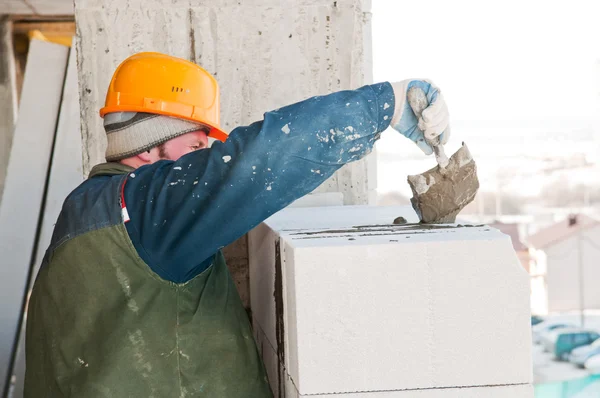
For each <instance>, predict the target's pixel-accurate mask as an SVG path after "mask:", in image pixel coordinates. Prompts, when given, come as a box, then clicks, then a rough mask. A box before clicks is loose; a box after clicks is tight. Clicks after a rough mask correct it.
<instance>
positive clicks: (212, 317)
mask: <svg viewBox="0 0 600 398" xmlns="http://www.w3.org/2000/svg"><path fill="white" fill-rule="evenodd" d="M95 174H96V176H94V177H93V178H91V179H89V180H87V181H86V182H84V183H83V184H82V185H81V186H80V187H79V188H77V189H76V190H75V191H74V192H73V193H72V194H71V195H70V196H69V198H68V199H67V200H66V201H65V204H64V206H63V210H62V213H61V215H60V217H59V219H58V221H57V224H56V228H55V232H54V236H53V239H52V244H51V246H50V248H49V249H48V252H47V254H46V257H45V260H44V264H43V265H42V268H41V270H40V273H39V274H38V276H37V279H36V282H35V285H34V289H33V292H32V295H31V298H30V302H29V309H28V319H27V372H26V379H25V396H26V397H36V398H38V397H44V396H48V397H78V398H79V397H86V398H94V397H175V396H181V397H184V396H190V397H203V396H206V397H269V396H271V392H270V390H269V387H268V382H267V379H266V375H265V372H264V367H263V365H262V363H261V361H260V358H259V355H258V352H257V349H256V345H255V342H254V339H253V337H252V334H251V330H250V326H249V322H248V319H247V315H246V313H245V310H244V308H243V306H242V304H241V302H240V299H239V296H238V294H237V291H236V289H235V286H234V284H233V282H232V280H231V277H230V275H229V272H228V270H227V267H226V265H225V261H224V259H223V256H222V254H221V253H220V252H219V253H217V254H216V255H215V256H214V257H213V262H212V265H211V266H210V267H208V268H207V269H206V270H205V271H204V272H202V273H200V274H199V275H196V276H195V277H193V278H192V279H191V280H189V281H187V282H185V283H174V282H171V281H168V280H165V279H163V278H161V277H160V276H159V275H158V274H156V273H155V272H154V271H152V269H151V268H150V267H149V266H148V265H147V264H146V263H145V262H144V261H143V260H142V259H141V258H140V255H139V253H138V251H137V250H136V248H135V247H134V245H133V244H132V242H131V240H130V238H129V235H128V232H127V229H126V227H125V224H124V219H123V215H122V210H121V191H122V187H123V184H124V182H125V177H126V174H124V171H123V170H111V169H106V168H105V169H104V170H102V168H100V169H97V170H96V171H95Z"/></svg>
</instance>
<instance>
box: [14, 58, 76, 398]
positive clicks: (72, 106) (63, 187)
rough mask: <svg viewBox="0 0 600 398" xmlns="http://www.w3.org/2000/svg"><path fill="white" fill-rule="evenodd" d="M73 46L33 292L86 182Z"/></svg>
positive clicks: (20, 363) (18, 388) (21, 361)
mask: <svg viewBox="0 0 600 398" xmlns="http://www.w3.org/2000/svg"><path fill="white" fill-rule="evenodd" d="M71 48H72V50H71V51H70V55H69V63H68V66H67V76H66V78H65V86H64V89H63V97H62V102H61V105H60V117H59V119H58V127H57V129H56V139H55V142H54V151H53V155H52V165H51V167H50V176H49V178H48V190H47V193H46V200H45V206H44V213H43V216H42V225H41V228H40V235H39V240H38V245H37V249H36V256H35V261H34V263H33V267H32V273H31V278H30V281H29V291H31V289H32V287H33V281H34V280H35V277H36V275H37V273H38V271H39V269H40V265H41V264H42V260H43V258H44V254H45V253H46V249H47V248H48V246H49V244H50V239H51V238H52V232H53V231H54V224H55V223H56V219H57V218H58V215H59V214H60V210H61V208H62V204H63V202H64V200H65V198H66V197H67V195H68V194H69V193H71V191H72V190H73V189H75V188H76V187H77V186H78V185H79V184H80V183H81V182H83V164H82V154H81V129H80V118H79V94H78V93H79V91H78V88H77V62H76V55H75V46H72V47H71ZM25 324H26V322H25V319H23V322H22V325H21V334H20V336H19V345H18V348H17V354H16V357H15V361H14V365H13V372H12V378H11V381H12V384H13V385H12V388H11V391H12V393H11V394H10V395H9V398H22V397H23V382H24V378H25Z"/></svg>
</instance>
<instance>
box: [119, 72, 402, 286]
mask: <svg viewBox="0 0 600 398" xmlns="http://www.w3.org/2000/svg"><path fill="white" fill-rule="evenodd" d="M394 104H395V100H394V94H393V91H392V87H391V85H390V84H389V83H380V84H374V85H369V86H364V87H361V88H359V89H357V90H351V91H339V92H336V93H333V94H329V95H325V96H317V97H312V98H309V99H307V100H304V101H301V102H298V103H296V104H293V105H289V106H286V107H283V108H280V109H277V110H274V111H272V112H267V113H265V115H264V119H263V120H262V121H259V122H255V123H253V124H251V125H249V126H246V127H238V128H236V129H235V130H233V131H232V132H231V134H230V136H229V138H228V140H227V141H226V142H224V143H221V142H216V143H214V144H213V146H212V147H211V148H210V149H204V150H199V151H195V152H192V153H189V154H187V155H185V156H183V157H181V158H180V159H179V160H177V161H160V162H157V163H154V164H151V165H147V166H143V167H140V168H139V169H137V170H136V171H135V172H133V173H131V174H129V176H128V177H127V182H126V184H125V191H124V196H125V203H127V210H128V213H129V217H130V221H129V222H128V223H127V224H126V226H127V230H128V232H129V235H130V238H131V240H132V242H133V244H134V246H135V247H136V249H137V251H138V253H139V255H140V257H141V258H142V259H143V260H144V261H145V262H146V263H147V264H148V265H149V266H150V267H151V268H152V270H153V271H154V272H156V273H157V274H158V275H159V276H161V277H162V278H164V279H167V280H170V281H173V282H177V283H182V282H186V281H188V280H190V279H191V278H193V277H194V276H196V275H198V274H199V273H201V272H203V271H204V270H206V269H207V268H208V267H209V266H210V264H211V262H212V259H213V256H214V255H215V254H216V253H217V252H218V250H220V249H221V248H223V247H224V246H226V245H228V244H229V243H231V242H233V241H235V240H236V239H238V238H239V237H241V236H242V235H244V234H245V233H247V232H248V231H250V230H251V229H252V228H254V227H255V226H256V225H258V224H259V223H261V222H262V221H264V220H265V219H267V218H268V217H269V216H271V215H272V214H274V213H276V212H277V211H279V210H281V209H282V208H284V207H286V206H287V205H289V204H290V203H292V202H293V201H295V200H296V199H299V198H300V197H302V196H304V195H306V194H308V193H310V192H311V191H313V190H314V189H315V188H317V187H318V186H319V185H320V184H321V183H323V182H324V181H325V180H326V179H327V178H328V177H330V176H331V175H332V174H333V173H334V172H335V171H336V170H338V169H339V168H340V167H342V166H343V165H344V164H346V163H349V162H352V161H355V160H358V159H360V158H362V157H364V156H365V155H367V154H368V153H370V152H371V150H372V148H373V145H374V144H375V142H376V141H377V140H378V139H379V136H380V133H381V132H382V131H383V130H385V129H386V128H387V127H388V126H389V124H390V120H391V118H392V114H393V110H394Z"/></svg>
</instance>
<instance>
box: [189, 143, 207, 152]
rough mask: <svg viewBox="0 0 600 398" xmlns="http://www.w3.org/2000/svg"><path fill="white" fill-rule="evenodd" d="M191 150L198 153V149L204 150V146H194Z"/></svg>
mask: <svg viewBox="0 0 600 398" xmlns="http://www.w3.org/2000/svg"><path fill="white" fill-rule="evenodd" d="M190 148H192V149H193V150H194V151H197V150H198V149H202V148H204V145H202V144H198V145H192V146H191V147H190Z"/></svg>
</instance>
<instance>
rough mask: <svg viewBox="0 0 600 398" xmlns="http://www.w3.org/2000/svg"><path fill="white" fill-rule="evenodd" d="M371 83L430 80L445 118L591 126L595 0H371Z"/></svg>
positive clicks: (598, 8)
mask: <svg viewBox="0 0 600 398" xmlns="http://www.w3.org/2000/svg"><path fill="white" fill-rule="evenodd" d="M372 10H373V53H374V55H373V59H374V78H375V81H382V80H391V81H393V80H400V79H404V78H407V77H428V78H431V79H432V80H433V81H434V82H436V83H437V84H438V85H439V86H440V87H441V88H442V89H443V90H444V92H445V96H446V100H447V102H448V103H449V107H450V112H451V117H452V120H453V121H455V122H461V121H468V122H473V121H482V122H486V121H488V122H493V121H497V122H513V121H514V122H515V123H520V124H521V125H525V126H527V125H530V124H533V125H535V124H538V123H555V122H566V123H577V124H581V123H590V122H591V121H592V120H593V118H594V117H595V114H596V110H597V106H598V105H597V104H598V100H597V96H598V91H599V90H598V88H599V86H600V84H599V83H598V81H599V80H600V76H599V74H600V66H598V61H599V60H600V1H593V0H585V1H583V0H569V1H566V0H560V1H553V0H545V1H541V0H503V1H494V2H492V1H487V0H479V1H476V0H452V1H448V0H418V1H412V0H411V1H408V0H373V6H372Z"/></svg>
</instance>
